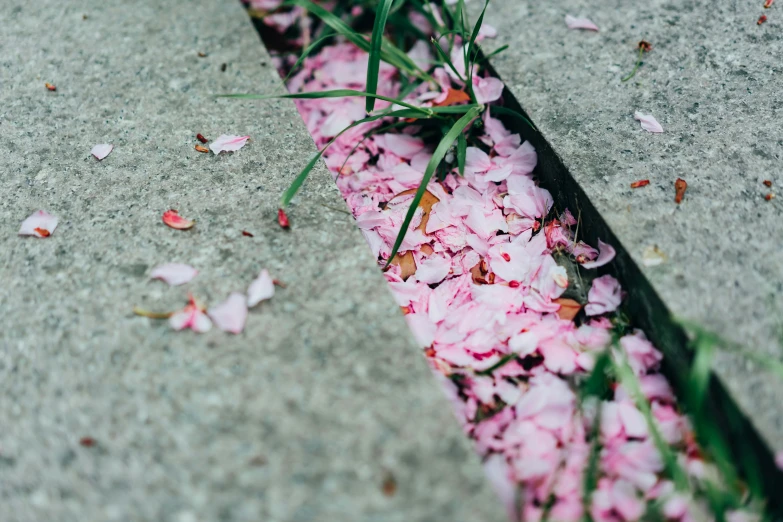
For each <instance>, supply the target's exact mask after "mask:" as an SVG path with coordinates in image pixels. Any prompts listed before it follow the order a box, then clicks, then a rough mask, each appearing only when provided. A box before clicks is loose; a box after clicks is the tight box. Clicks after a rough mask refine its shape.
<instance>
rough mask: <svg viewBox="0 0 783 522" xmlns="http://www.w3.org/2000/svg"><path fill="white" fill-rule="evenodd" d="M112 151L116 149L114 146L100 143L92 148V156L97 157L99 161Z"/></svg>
mask: <svg viewBox="0 0 783 522" xmlns="http://www.w3.org/2000/svg"><path fill="white" fill-rule="evenodd" d="M112 149H114V145H109V144H108V143H100V144H98V145H96V146H94V147H93V148H92V150H91V151H90V154H92V155H93V156H95V157H96V158H97V159H98V160H102V159H103V158H105V157H106V156H108V155H109V153H110V152H111V151H112Z"/></svg>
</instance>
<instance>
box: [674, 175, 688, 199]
mask: <svg viewBox="0 0 783 522" xmlns="http://www.w3.org/2000/svg"><path fill="white" fill-rule="evenodd" d="M687 188H688V183H686V182H685V180H684V179H682V178H677V180H676V181H675V182H674V190H675V191H676V194H675V196H674V202H675V203H677V204H678V205H679V204H680V203H682V198H683V197H684V196H685V189H687Z"/></svg>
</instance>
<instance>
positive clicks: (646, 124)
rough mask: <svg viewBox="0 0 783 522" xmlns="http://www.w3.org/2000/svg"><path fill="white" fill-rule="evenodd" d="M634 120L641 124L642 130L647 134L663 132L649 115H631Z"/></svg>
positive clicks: (637, 112) (635, 113)
mask: <svg viewBox="0 0 783 522" xmlns="http://www.w3.org/2000/svg"><path fill="white" fill-rule="evenodd" d="M633 117H634V119H635V120H639V121H640V122H641V123H642V128H643V129H644V130H646V131H647V132H663V127H661V124H660V123H658V120H656V119H655V118H653V117H652V115H650V114H642V113H641V112H639V111H636V112H634V113H633Z"/></svg>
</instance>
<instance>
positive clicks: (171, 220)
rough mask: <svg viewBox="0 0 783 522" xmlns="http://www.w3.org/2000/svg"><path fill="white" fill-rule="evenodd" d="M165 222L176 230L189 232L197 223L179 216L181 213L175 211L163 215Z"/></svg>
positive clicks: (168, 211)
mask: <svg viewBox="0 0 783 522" xmlns="http://www.w3.org/2000/svg"><path fill="white" fill-rule="evenodd" d="M163 222H164V223H166V225H168V226H170V227H171V228H176V229H177V230H187V229H189V228H192V227H193V225H195V224H196V222H195V221H191V220H190V219H185V218H183V217H182V216H180V215H179V212H177V211H176V210H173V209H172V210H167V211H166V212H164V213H163Z"/></svg>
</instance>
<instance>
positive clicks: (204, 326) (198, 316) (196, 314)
mask: <svg viewBox="0 0 783 522" xmlns="http://www.w3.org/2000/svg"><path fill="white" fill-rule="evenodd" d="M169 325H170V326H171V327H172V328H173V329H175V330H178V331H179V330H184V329H185V328H190V329H191V330H193V331H194V332H197V333H205V332H208V331H209V330H210V329H211V328H212V321H211V320H210V318H209V317H208V316H207V314H205V313H204V310H203V308H202V306H201V304H200V303H199V302H198V301H196V299H195V298H194V297H193V296H190V301H189V302H188V304H187V306H185V308H184V309H182V310H180V311H179V312H174V313H173V314H171V317H169Z"/></svg>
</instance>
